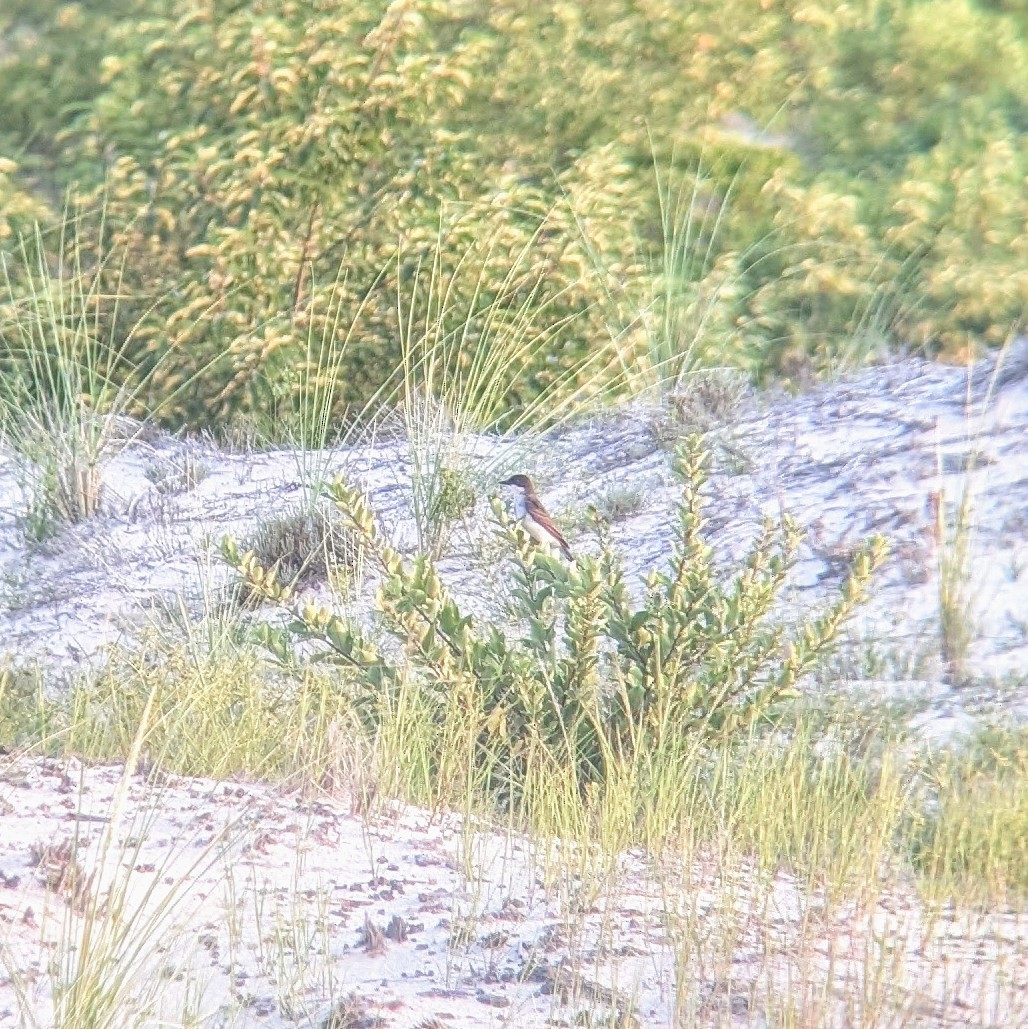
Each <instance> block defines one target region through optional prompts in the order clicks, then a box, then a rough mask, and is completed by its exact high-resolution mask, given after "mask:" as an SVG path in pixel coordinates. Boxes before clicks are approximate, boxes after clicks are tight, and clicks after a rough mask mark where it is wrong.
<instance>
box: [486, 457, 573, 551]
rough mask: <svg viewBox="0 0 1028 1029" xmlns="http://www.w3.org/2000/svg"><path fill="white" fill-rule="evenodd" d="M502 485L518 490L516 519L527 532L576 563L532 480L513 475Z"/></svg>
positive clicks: (515, 504) (524, 476)
mask: <svg viewBox="0 0 1028 1029" xmlns="http://www.w3.org/2000/svg"><path fill="white" fill-rule="evenodd" d="M500 485H501V486H511V487H513V488H514V490H516V496H515V499H514V517H515V518H517V519H518V521H520V522H521V526H522V528H523V529H524V530H525V532H527V533H528V535H529V536H531V537H532V539H534V540H535V541H536V543H540V544H542V546H544V547H548V546H549V547H559V548H560V550H561V553H563V555H564V556H565V557H566V558H567V559H568V560H569V561H574V559H575V558H574V556H573V555H572V553H571V548H570V547H569V546H568V544H567V540H565V539H564V537H563V536H562V535H561V534H560V530H559V529H558V528H557V526H556V525H554V524H553V519H552V518H551V517H550V514H549V512H548V511H547V510H546V508H545V507H543V504H542V501H541V500H540V499H539V497H538V496H536V492H535V487H534V486H533V485H532V480H531V479H530V478H529V477H528V476H527V475H512V476H511V477H510V478H509V479H504V480H503V482H502V483H500Z"/></svg>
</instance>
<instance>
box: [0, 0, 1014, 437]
mask: <svg viewBox="0 0 1028 1029" xmlns="http://www.w3.org/2000/svg"><path fill="white" fill-rule="evenodd" d="M1025 28H1026V20H1025V12H1024V9H1023V5H1018V4H1015V3H1004V4H1000V3H991V4H984V3H975V2H973V0H945V2H944V3H942V4H940V3H937V2H934V0H933V2H927V0H883V2H880V3H875V4H851V5H838V4H828V3H817V2H807V0H783V2H779V3H774V4H772V3H761V4H759V5H754V4H752V3H750V2H748V0H716V2H715V0H697V2H696V3H691V4H680V3H672V2H657V0H654V2H648V3H644V4H639V3H632V2H629V0H590V2H589V3H584V2H568V3H561V4H555V5H544V4H537V3H534V2H530V0H501V2H496V3H479V2H475V0H461V2H454V0H451V2H443V0H395V2H392V3H384V2H381V0H380V2H371V0H354V2H352V3H348V4H339V3H335V2H326V0H289V2H274V3H273V2H260V0H258V2H246V3H238V2H225V0H216V2H207V0H205V2H200V0H147V2H146V3H143V4H139V3H135V4H127V3H114V4H111V3H99V2H84V3H80V4H62V3H56V2H53V0H42V2H38V3H32V4H28V3H12V4H8V5H5V13H2V14H0V38H3V40H4V46H3V49H2V50H0V89H3V93H4V97H5V103H4V106H3V109H2V110H0V247H4V246H5V245H6V244H5V240H9V239H10V238H11V237H12V236H13V235H14V234H16V233H17V231H18V230H19V228H24V227H26V226H27V225H29V224H30V223H31V222H32V221H33V220H37V219H40V218H42V219H43V220H44V221H45V220H46V219H47V212H49V215H50V217H51V219H57V218H58V216H59V214H60V209H61V206H62V205H61V197H62V194H63V193H64V192H65V191H66V190H69V189H70V190H72V191H73V194H74V196H75V198H76V201H77V202H78V204H80V205H84V206H85V208H86V209H90V210H99V209H101V208H102V209H103V210H104V211H105V230H104V231H105V232H107V233H109V236H108V237H107V238H109V239H110V240H111V242H112V243H113V244H115V245H117V246H119V247H124V248H125V252H126V254H127V259H126V262H125V270H124V272H123V274H122V281H121V283H120V286H121V291H122V294H123V295H124V296H125V300H124V301H123V303H122V305H121V310H122V312H123V314H124V317H125V319H126V324H132V325H137V323H138V325H137V328H136V330H135V333H134V336H133V348H134V350H135V354H134V355H133V356H134V358H135V361H134V365H135V366H136V367H144V366H146V364H147V362H150V363H156V361H157V360H158V358H160V357H162V356H165V357H166V355H167V354H169V353H170V354H171V357H172V359H171V360H166V359H164V360H162V361H161V373H160V376H158V379H157V383H156V386H157V388H158V389H159V390H160V391H163V392H165V393H168V392H171V391H172V390H173V389H174V387H175V386H176V385H178V384H181V383H182V382H185V381H189V380H190V378H191V377H192V376H195V375H197V373H198V372H199V373H200V374H199V375H198V377H197V378H196V380H195V388H191V389H190V390H189V391H188V394H187V393H183V395H182V399H181V400H180V401H179V402H178V403H176V404H175V405H172V410H173V416H174V417H176V418H178V419H183V418H184V419H187V420H193V421H197V420H201V419H202V420H209V419H210V418H211V417H212V416H213V417H215V418H217V417H227V416H230V415H231V414H233V413H235V412H241V411H246V410H247V409H252V408H263V409H267V407H268V405H272V404H274V405H279V406H281V407H282V409H283V411H286V412H287V411H288V410H289V409H290V405H291V404H292V403H293V399H292V398H293V395H294V393H295V390H296V384H297V382H298V378H299V377H300V376H301V374H302V367H301V366H302V363H303V360H304V355H305V354H306V353H307V350H308V348H306V346H305V341H306V340H308V339H309V338H310V336H311V334H312V333H316V334H328V335H333V334H338V333H339V332H340V326H341V325H342V326H345V327H347V328H348V329H352V330H353V331H352V333H351V338H352V339H354V340H356V341H357V345H354V346H352V347H350V349H349V351H348V354H347V356H346V359H345V360H344V361H343V362H342V364H341V370H342V373H343V374H342V375H341V377H340V384H341V385H340V398H339V400H340V405H341V406H345V405H348V404H349V405H360V404H362V403H363V402H365V401H367V400H368V398H369V397H371V396H372V395H373V394H375V392H376V391H377V390H379V389H380V388H381V387H382V385H383V383H384V382H387V381H388V379H389V376H390V374H391V373H392V372H393V371H394V370H395V368H396V366H397V363H398V356H399V351H398V347H399V344H398V340H399V338H400V336H401V332H400V323H399V320H400V315H399V313H398V311H399V309H400V308H401V307H402V306H404V305H405V304H407V305H409V301H410V294H411V292H412V291H414V290H415V289H416V285H415V284H416V283H418V282H422V281H424V278H423V276H422V275H421V272H422V270H423V269H424V267H425V266H426V265H437V266H439V267H438V274H437V275H435V276H434V277H433V281H446V282H448V283H450V287H449V292H448V295H447V298H446V305H445V310H446V311H448V312H450V313H451V314H452V321H453V326H454V332H458V331H459V332H460V333H470V334H472V335H473V334H474V332H475V325H476V320H475V319H476V313H477V312H483V314H482V318H483V319H484V318H486V317H489V316H490V315H489V314H488V313H487V312H495V311H496V310H497V306H498V305H497V300H498V299H499V298H502V297H506V299H507V300H508V301H510V302H509V304H508V306H509V307H510V309H512V310H513V309H520V306H521V305H520V304H519V303H518V301H519V300H520V299H522V298H523V297H525V296H527V297H529V298H530V299H531V301H532V303H533V304H536V305H537V306H538V309H539V310H540V311H541V312H544V317H543V318H542V319H541V323H545V325H547V326H548V328H547V329H546V330H545V334H544V338H543V340H542V343H543V344H544V345H541V346H540V347H539V348H537V349H536V350H535V351H534V357H533V359H532V360H530V361H526V363H525V366H524V368H522V369H519V370H518V375H517V376H516V381H515V383H514V384H513V386H512V389H511V403H512V404H514V405H517V404H518V403H521V402H524V401H525V399H526V398H529V397H531V396H533V395H535V394H536V393H538V391H539V390H540V389H542V388H545V387H546V386H547V384H549V383H552V381H553V380H554V378H555V377H556V376H560V375H561V374H568V373H571V376H572V377H573V376H574V375H576V374H578V375H580V376H585V375H589V376H597V375H600V374H601V373H602V377H605V378H606V379H607V380H609V382H610V383H612V384H614V385H615V386H617V385H620V386H625V385H626V384H625V382H623V381H622V379H623V377H624V373H625V370H626V369H628V370H630V373H631V374H630V377H633V376H636V374H637V373H638V372H639V370H640V368H642V369H643V370H644V371H645V370H646V366H649V370H650V371H651V372H653V371H655V372H656V374H657V377H659V373H660V370H661V369H662V368H664V367H666V363H665V362H666V358H667V356H668V354H669V353H670V354H672V355H674V354H682V353H685V354H687V355H688V359H689V361H690V362H691V363H700V362H707V363H716V364H733V365H737V366H741V367H744V368H746V369H747V370H748V371H750V372H751V373H752V374H754V375H757V376H762V375H767V374H773V373H778V372H785V373H786V374H788V375H792V376H803V375H807V374H810V373H811V372H816V371H818V370H820V369H823V368H831V367H834V366H835V365H837V364H839V363H841V362H845V361H847V360H852V359H862V358H864V357H866V356H868V355H874V354H877V353H880V352H881V351H882V350H883V348H887V347H890V346H894V345H895V344H897V343H905V344H914V345H918V346H925V347H927V348H929V349H931V350H933V351H941V352H943V353H944V354H946V355H950V356H956V357H964V356H967V355H968V354H969V353H970V352H972V351H973V350H974V349H975V348H976V347H978V346H980V345H981V344H983V343H984V344H996V343H999V342H1001V341H1002V340H1003V339H1004V338H1005V337H1006V336H1007V334H1008V333H1009V331H1010V329H1011V326H1012V324H1014V323H1015V322H1016V320H1017V319H1018V318H1019V317H1020V316H1021V315H1022V313H1023V311H1024V310H1025V309H1026V307H1028V271H1026V269H1028V233H1026V231H1025V225H1026V224H1028V191H1026V189H1025V181H1026V176H1028V133H1026V132H1025V129H1026V128H1028V42H1026V32H1025ZM77 209H78V208H76V210H77ZM93 220H94V221H95V222H97V223H98V222H99V221H100V219H99V216H98V215H97V216H95V217H94V218H93ZM111 233H112V234H111ZM96 235H97V239H100V238H101V236H102V235H103V234H102V233H101V231H100V229H99V228H97V229H96ZM56 245H57V244H56V242H55V243H54V246H56ZM512 270H513V274H512ZM398 299H400V301H401V303H400V304H398ZM500 306H503V305H502V304H501V305H500ZM669 311H670V316H669ZM494 328H495V327H494ZM605 348H606V349H608V350H609V357H605V359H604V360H603V361H600V362H597V361H595V360H593V361H591V362H588V364H586V363H585V362H586V360H587V358H589V357H593V358H595V356H596V353H597V352H598V351H601V350H603V349H605ZM579 369H581V371H578V370H579ZM586 369H587V370H586ZM598 369H599V370H598ZM650 377H651V378H652V375H651V376H650ZM643 378H646V376H643Z"/></svg>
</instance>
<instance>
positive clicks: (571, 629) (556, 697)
mask: <svg viewBox="0 0 1028 1029" xmlns="http://www.w3.org/2000/svg"><path fill="white" fill-rule="evenodd" d="M705 464H706V460H705V457H704V455H703V453H702V451H701V449H700V446H699V443H698V442H697V441H696V440H695V439H693V440H692V441H690V443H689V444H688V445H687V446H686V447H685V449H684V450H683V451H682V454H681V455H680V460H679V471H680V472H681V473H682V475H683V476H684V478H685V487H684V495H683V499H682V503H681V505H680V507H679V511H678V518H677V526H676V534H675V546H674V551H673V555H672V559H671V563H670V567H669V570H668V571H666V572H659V571H654V572H652V573H651V574H650V576H649V578H648V580H647V583H646V595H645V599H644V600H643V602H642V603H641V604H639V603H637V602H636V601H634V600H633V599H632V595H631V592H630V589H629V587H628V584H627V583H626V581H625V576H624V573H623V571H622V570H621V568H620V567H619V565H618V562H617V560H616V559H615V557H614V555H613V554H612V553H611V552H610V551H608V550H605V551H604V552H603V553H601V554H600V556H599V557H598V558H595V559H594V558H587V557H586V558H581V559H579V561H578V562H577V563H576V564H574V565H572V566H570V567H568V566H567V565H565V564H563V563H562V562H560V561H558V560H556V559H554V558H552V557H550V556H548V555H546V554H543V553H540V552H538V551H536V550H534V549H533V546H532V544H531V543H530V542H529V541H528V539H527V538H526V537H525V536H524V534H523V533H521V532H520V531H519V530H515V529H513V528H512V527H511V526H510V525H509V524H507V523H506V521H505V519H504V518H503V516H502V512H501V509H500V508H499V507H497V509H496V510H497V515H498V517H499V518H500V521H501V524H502V525H503V526H504V529H505V531H506V532H507V534H508V536H509V538H510V539H511V540H512V542H513V543H514V544H515V560H514V565H513V569H512V577H513V591H512V604H513V608H514V614H515V618H514V622H513V625H512V629H511V633H510V634H509V635H508V634H507V633H505V632H503V631H502V630H501V629H500V628H499V627H497V626H496V625H490V624H486V623H484V622H481V621H479V620H476V618H474V617H473V616H471V615H469V614H467V613H465V612H464V611H463V610H462V608H461V606H460V605H459V604H458V602H457V601H456V600H455V599H454V598H453V596H452V595H451V594H450V592H449V591H448V590H447V588H446V587H445V585H444V584H443V582H442V580H441V579H440V577H439V573H438V571H437V570H436V567H435V564H434V562H433V561H432V559H431V558H430V556H428V555H427V554H421V555H419V556H418V557H416V558H415V559H414V561H413V562H411V563H409V564H407V563H405V562H404V561H403V559H402V558H401V556H400V555H399V554H398V553H397V552H396V550H394V549H393V548H392V547H391V546H390V545H389V544H388V543H386V542H385V541H384V540H383V539H382V538H381V537H380V535H379V533H378V531H377V529H376V527H375V521H374V516H373V514H372V512H371V509H370V507H369V505H368V502H367V499H366V498H365V497H364V496H363V495H362V494H361V493H360V492H359V491H357V490H355V489H352V488H350V487H348V486H346V485H345V484H343V483H342V482H337V483H336V485H335V486H334V488H333V495H334V498H335V501H336V503H337V504H338V506H339V508H340V510H341V511H342V513H343V515H344V516H345V517H346V518H347V519H348V520H349V522H350V523H351V525H352V527H353V529H354V531H356V532H357V533H358V534H359V535H360V536H361V537H362V538H363V541H364V544H365V546H366V548H367V551H368V553H369V555H370V557H371V559H372V560H373V561H374V562H377V564H378V567H379V571H380V573H381V576H382V582H381V586H380V588H379V591H378V597H377V602H376V607H377V610H378V615H379V622H380V625H379V628H380V629H381V631H382V632H383V633H384V634H385V636H386V638H387V639H388V640H390V641H391V643H389V644H385V643H380V642H378V640H377V639H376V637H375V635H373V634H372V633H370V632H369V631H367V630H364V629H361V628H359V627H358V626H356V625H354V624H352V623H350V622H348V621H347V620H345V619H343V618H342V617H340V616H338V615H336V614H333V613H332V612H330V611H329V610H328V609H320V610H319V609H316V608H315V607H313V606H310V605H308V606H306V607H304V608H303V609H302V610H297V611H295V612H294V615H295V617H294V619H293V620H292V621H291V622H290V623H289V624H288V626H287V627H285V628H283V629H275V628H271V627H266V628H265V629H264V630H263V632H264V641H265V643H266V644H267V646H268V647H269V648H270V649H271V650H272V652H274V653H275V654H276V655H277V656H278V657H279V658H281V659H293V660H295V658H296V652H295V644H296V643H297V642H299V641H303V642H304V643H306V644H310V643H313V644H314V645H315V647H316V649H317V650H318V652H319V659H320V660H330V661H334V662H336V663H338V664H339V665H341V666H342V667H343V668H344V669H345V670H346V672H347V675H348V676H349V677H350V678H351V679H352V680H353V681H354V683H355V684H356V685H355V688H356V690H357V696H358V700H357V703H358V706H359V707H360V708H361V710H362V711H363V712H364V713H365V716H366V717H367V718H368V719H369V721H370V723H371V724H372V725H373V724H374V722H375V719H376V711H379V710H382V707H381V706H382V705H383V704H385V705H389V706H391V705H392V704H393V703H394V702H395V697H396V695H397V694H398V693H400V692H402V691H403V690H404V689H410V688H411V687H412V686H413V688H414V689H415V690H416V691H417V692H418V694H419V695H420V696H421V702H422V703H423V704H424V706H425V707H426V708H427V710H428V711H429V712H431V714H430V717H432V718H433V719H434V720H435V721H436V722H437V723H438V726H439V729H440V732H439V738H440V739H444V738H447V736H448V732H447V731H445V730H446V729H447V727H452V726H453V725H454V722H455V720H456V721H458V722H459V723H460V724H461V725H462V726H463V727H464V730H465V731H466V732H468V734H469V736H470V742H469V747H468V750H469V757H470V759H471V762H472V764H473V765H474V767H476V768H477V769H479V770H480V772H481V776H482V781H483V782H484V783H485V784H486V785H487V786H488V787H489V788H490V789H491V790H496V791H499V792H500V793H501V794H502V795H505V796H516V795H518V794H519V792H520V790H521V789H522V787H523V785H524V781H525V778H526V776H527V775H528V774H529V771H530V770H531V769H534V770H538V768H539V767H540V765H542V766H544V767H551V768H552V769H553V770H554V771H555V772H557V773H564V772H566V771H568V770H570V772H571V774H572V775H573V777H574V779H575V781H577V783H578V786H579V788H584V787H586V786H587V785H588V784H589V783H602V782H604V781H605V780H607V779H608V777H610V776H611V775H612V774H613V773H614V772H615V770H616V769H617V768H619V767H622V766H623V765H625V764H626V763H627V764H631V763H632V762H634V761H636V760H638V759H639V758H640V757H644V756H645V755H648V754H653V753H656V752H659V751H660V750H661V749H662V748H665V747H669V746H674V745H676V744H677V743H678V742H680V741H681V740H682V739H683V738H689V737H694V736H696V734H699V735H700V736H701V737H711V738H721V739H724V738H729V739H730V738H732V737H733V736H734V735H735V734H736V733H738V732H740V731H744V732H745V731H749V729H750V728H751V727H752V725H753V724H754V723H755V722H756V721H757V720H759V719H760V718H762V717H763V716H765V715H766V714H767V713H768V712H769V711H770V710H771V709H772V708H773V706H774V705H776V704H777V703H779V702H781V701H782V700H784V699H786V698H788V697H789V696H791V695H793V694H794V687H795V685H796V683H797V681H798V679H799V678H800V677H801V676H802V675H803V674H804V673H805V672H807V671H808V670H809V669H810V668H811V667H812V665H813V663H814V662H815V661H816V659H817V658H818V656H819V655H820V654H821V653H822V652H823V651H824V650H825V648H826V647H828V646H829V644H830V643H831V641H832V640H833V638H834V637H835V635H836V632H837V631H838V628H839V626H840V624H841V622H842V620H843V619H844V618H845V617H846V616H847V615H848V614H849V613H850V612H851V611H852V610H853V609H854V607H855V606H856V605H857V604H858V603H859V602H860V601H861V600H862V598H863V596H864V593H865V590H866V588H867V586H868V584H869V582H870V579H871V576H872V574H873V572H874V570H875V568H876V567H877V566H878V564H879V563H880V561H881V559H882V557H883V555H884V544H883V542H882V541H881V540H880V539H879V540H873V541H871V542H870V543H869V544H868V545H867V547H866V548H865V549H864V550H862V551H860V552H859V553H858V554H857V555H856V557H855V559H854V563H853V567H852V569H851V573H850V576H849V578H848V579H847V581H846V583H845V585H844V587H843V589H842V592H841V595H840V597H839V598H838V599H837V600H836V601H835V602H834V603H832V604H830V605H828V606H827V607H826V609H825V610H824V611H823V612H822V613H821V614H819V615H817V616H814V617H808V618H806V619H804V620H802V621H801V622H799V623H798V624H795V625H789V624H786V623H785V622H783V621H782V620H781V618H780V616H778V615H776V613H775V611H774V608H775V604H776V601H777V600H778V597H779V594H780V591H781V588H782V586H783V585H784V583H785V580H786V576H787V572H788V568H789V565H790V562H791V561H792V559H793V557H794V555H795V550H796V546H797V544H798V542H799V538H800V534H799V532H798V531H797V529H796V527H795V526H794V525H792V524H791V523H789V522H788V521H786V522H784V523H782V524H780V525H774V524H768V525H766V526H765V528H764V530H763V531H762V533H761V534H760V536H759V537H758V539H757V540H756V541H755V542H754V545H753V547H752V549H751V552H750V554H749V556H748V557H747V558H746V559H745V561H744V563H743V566H742V568H741V569H740V570H739V571H738V572H737V573H736V574H735V575H734V576H732V577H731V578H729V579H726V578H725V576H724V575H723V574H721V573H720V572H719V571H718V569H717V568H716V566H715V561H714V555H713V553H712V551H711V549H710V548H709V547H708V546H707V545H706V544H705V543H704V542H703V539H702V530H703V517H702V502H701V497H700V493H701V489H702V486H703V482H704V476H705ZM223 553H224V556H225V557H226V559H227V560H228V561H229V562H230V563H231V564H232V565H233V566H234V567H235V568H236V569H237V570H238V571H239V572H240V573H241V574H242V575H243V577H244V578H245V580H246V581H247V582H248V584H249V585H250V587H251V589H254V590H256V591H259V592H260V591H263V592H264V594H265V595H266V596H267V597H268V598H269V599H273V600H282V599H283V595H282V592H281V588H280V587H279V586H278V584H277V583H276V582H275V581H274V577H273V576H270V577H269V574H268V572H267V570H266V569H264V568H262V567H261V566H260V565H258V564H257V562H256V561H255V559H254V556H253V555H252V554H240V553H239V551H238V548H237V547H236V546H235V544H233V543H232V542H231V541H227V542H226V543H225V545H224V547H223ZM285 599H286V600H288V599H289V598H288V594H287V595H286V596H285Z"/></svg>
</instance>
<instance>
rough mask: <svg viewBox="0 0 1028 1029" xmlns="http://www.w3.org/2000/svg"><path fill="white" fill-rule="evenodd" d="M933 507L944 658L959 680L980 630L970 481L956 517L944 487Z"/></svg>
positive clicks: (952, 674)
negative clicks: (973, 566)
mask: <svg viewBox="0 0 1028 1029" xmlns="http://www.w3.org/2000/svg"><path fill="white" fill-rule="evenodd" d="M931 507H932V514H933V515H934V525H933V532H934V537H935V552H936V555H937V559H938V581H939V586H938V595H939V640H940V644H941V647H942V660H943V663H944V665H945V667H946V672H947V675H948V676H949V677H950V679H951V681H953V682H957V683H959V682H961V681H963V679H964V678H965V675H966V664H967V655H968V652H969V650H970V648H971V644H972V643H973V642H974V640H975V637H976V636H977V633H978V627H977V591H976V589H975V586H974V582H973V572H972V559H973V549H974V547H973V544H974V533H975V525H974V520H973V510H974V509H973V504H972V493H971V488H970V484H969V483H968V482H967V481H965V482H964V485H963V488H962V489H961V491H960V495H959V497H958V498H957V502H956V505H955V507H953V509H952V519H951V518H950V517H949V512H950V505H949V504H948V503H947V500H946V495H945V493H944V492H943V491H941V490H940V491H939V492H937V493H935V494H933V495H932V497H931Z"/></svg>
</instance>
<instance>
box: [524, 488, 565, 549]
mask: <svg viewBox="0 0 1028 1029" xmlns="http://www.w3.org/2000/svg"><path fill="white" fill-rule="evenodd" d="M525 508H526V510H527V512H528V514H529V516H530V517H531V518H532V520H533V521H534V522H536V523H538V524H539V525H540V526H541V527H542V528H543V529H544V530H545V531H546V532H547V533H549V534H550V535H551V536H552V537H553V538H554V539H555V540H556V541H557V544H558V545H559V546H560V549H561V551H562V552H563V554H564V556H565V557H566V558H567V559H568V560H569V561H574V559H575V556H574V554H572V553H571V548H570V547H569V546H568V541H567V540H566V539H564V537H563V536H562V535H561V532H560V529H558V528H557V526H556V525H554V524H553V519H552V518H551V517H550V514H549V512H548V511H547V510H546V508H545V507H543V505H542V504H540V503H539V501H538V500H536V498H535V497H526V498H525Z"/></svg>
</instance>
